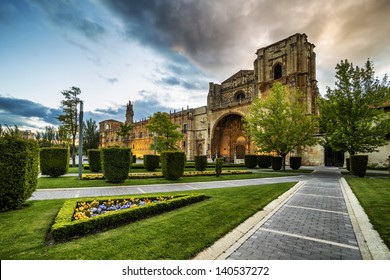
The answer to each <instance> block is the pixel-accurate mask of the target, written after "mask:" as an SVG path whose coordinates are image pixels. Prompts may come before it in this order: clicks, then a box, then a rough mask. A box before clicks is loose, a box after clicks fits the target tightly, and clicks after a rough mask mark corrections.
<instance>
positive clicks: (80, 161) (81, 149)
mask: <svg viewBox="0 0 390 280" xmlns="http://www.w3.org/2000/svg"><path fill="white" fill-rule="evenodd" d="M83 115H84V112H83V101H81V100H80V115H79V179H80V180H81V179H83Z"/></svg>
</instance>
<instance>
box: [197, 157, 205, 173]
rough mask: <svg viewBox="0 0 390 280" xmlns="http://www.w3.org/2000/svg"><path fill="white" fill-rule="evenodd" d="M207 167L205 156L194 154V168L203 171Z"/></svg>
mask: <svg viewBox="0 0 390 280" xmlns="http://www.w3.org/2000/svg"><path fill="white" fill-rule="evenodd" d="M206 168H207V156H195V170H196V171H205V170H206Z"/></svg>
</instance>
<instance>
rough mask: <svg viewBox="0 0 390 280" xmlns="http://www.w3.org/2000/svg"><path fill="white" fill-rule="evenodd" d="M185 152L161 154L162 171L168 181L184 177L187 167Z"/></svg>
mask: <svg viewBox="0 0 390 280" xmlns="http://www.w3.org/2000/svg"><path fill="white" fill-rule="evenodd" d="M185 161H186V158H185V154H184V153H183V152H176V151H165V152H162V153H161V170H162V173H163V175H164V178H165V179H167V180H177V179H179V178H180V177H182V176H183V173H184V166H185Z"/></svg>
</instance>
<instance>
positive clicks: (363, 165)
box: [350, 155, 368, 177]
mask: <svg viewBox="0 0 390 280" xmlns="http://www.w3.org/2000/svg"><path fill="white" fill-rule="evenodd" d="M350 160H351V171H352V174H353V175H355V176H359V177H364V176H365V175H366V171H367V163H368V156H367V155H353V156H351V157H350Z"/></svg>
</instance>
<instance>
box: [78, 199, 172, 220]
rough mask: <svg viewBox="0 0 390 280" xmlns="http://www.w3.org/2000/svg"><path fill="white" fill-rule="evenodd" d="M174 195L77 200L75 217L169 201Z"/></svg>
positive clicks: (85, 217)
mask: <svg viewBox="0 0 390 280" xmlns="http://www.w3.org/2000/svg"><path fill="white" fill-rule="evenodd" d="M172 198H173V197H172V196H169V197H163V196H160V197H157V198H153V199H150V198H144V199H141V198H134V197H131V198H129V199H121V200H119V199H117V200H116V201H114V200H112V199H108V200H107V201H103V202H99V201H97V200H93V201H92V202H85V201H84V202H77V207H76V209H75V210H74V214H73V219H74V220H81V219H88V218H93V217H96V216H99V215H104V214H106V213H107V212H109V211H120V210H125V209H129V208H135V207H141V206H145V205H148V204H151V203H158V202H162V201H167V200H169V199H172Z"/></svg>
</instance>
